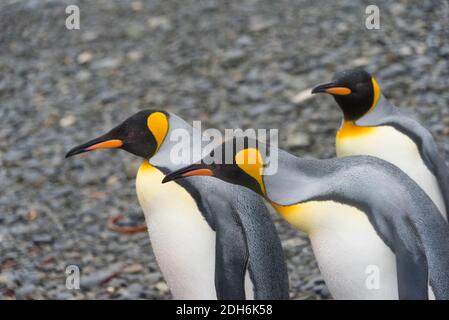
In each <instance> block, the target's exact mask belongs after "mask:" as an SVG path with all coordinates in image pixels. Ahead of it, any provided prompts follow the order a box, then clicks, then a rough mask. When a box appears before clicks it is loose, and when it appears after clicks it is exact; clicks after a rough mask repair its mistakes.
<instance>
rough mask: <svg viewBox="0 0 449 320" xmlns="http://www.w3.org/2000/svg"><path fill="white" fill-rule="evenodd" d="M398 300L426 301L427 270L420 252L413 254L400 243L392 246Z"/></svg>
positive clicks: (424, 259)
mask: <svg viewBox="0 0 449 320" xmlns="http://www.w3.org/2000/svg"><path fill="white" fill-rule="evenodd" d="M394 251H395V254H396V270H397V277H398V294H399V299H400V300H427V299H428V298H429V295H428V285H427V284H428V282H427V280H428V270H427V262H426V258H425V256H424V255H423V254H422V252H417V253H415V254H413V253H412V252H410V250H408V249H407V248H406V247H405V246H404V244H403V243H402V242H401V241H397V242H396V243H395V245H394Z"/></svg>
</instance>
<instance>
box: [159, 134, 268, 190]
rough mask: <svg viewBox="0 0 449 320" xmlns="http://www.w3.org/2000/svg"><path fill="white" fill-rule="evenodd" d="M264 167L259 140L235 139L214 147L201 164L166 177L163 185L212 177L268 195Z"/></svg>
mask: <svg viewBox="0 0 449 320" xmlns="http://www.w3.org/2000/svg"><path fill="white" fill-rule="evenodd" d="M263 167H264V158H263V156H262V153H261V152H260V151H259V149H258V147H257V140H252V139H248V138H246V137H245V138H244V137H234V138H232V139H229V140H226V141H224V142H222V143H221V144H220V145H218V146H217V147H216V148H214V149H213V150H212V152H211V153H210V154H209V155H207V156H205V157H203V158H202V159H201V161H200V163H197V164H192V165H190V166H187V167H184V168H181V169H179V170H176V171H173V172H171V173H170V174H168V175H166V176H165V178H164V179H163V180H162V183H167V182H169V181H172V180H176V179H181V178H184V177H190V176H212V177H216V178H218V179H220V180H223V181H226V182H229V183H232V184H237V185H240V186H243V187H247V188H249V189H251V190H253V191H254V192H256V193H258V194H260V195H262V196H265V187H264V184H263V179H262V174H263Z"/></svg>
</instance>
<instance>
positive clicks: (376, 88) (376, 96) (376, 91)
mask: <svg viewBox="0 0 449 320" xmlns="http://www.w3.org/2000/svg"><path fill="white" fill-rule="evenodd" d="M371 82H372V83H373V90H374V98H373V104H372V105H371V108H369V110H368V112H370V111H371V110H373V109H374V108H375V107H376V105H377V102H378V101H379V98H380V88H379V85H378V84H377V81H376V79H374V78H371ZM368 112H367V113H368Z"/></svg>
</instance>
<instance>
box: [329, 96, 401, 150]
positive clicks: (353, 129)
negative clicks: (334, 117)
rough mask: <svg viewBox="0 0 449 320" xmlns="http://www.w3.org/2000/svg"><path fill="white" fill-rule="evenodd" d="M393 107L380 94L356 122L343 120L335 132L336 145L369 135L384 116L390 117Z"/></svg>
mask: <svg viewBox="0 0 449 320" xmlns="http://www.w3.org/2000/svg"><path fill="white" fill-rule="evenodd" d="M394 110H395V107H394V106H393V105H392V104H391V103H390V102H389V101H388V100H387V99H386V98H385V97H384V95H382V94H380V95H379V97H378V98H377V99H376V100H375V103H374V104H373V106H372V107H371V108H370V109H369V110H368V112H366V113H365V114H364V115H363V116H361V117H360V118H358V119H356V120H347V119H345V118H343V121H342V124H341V126H340V129H339V130H338V132H337V143H338V141H339V140H340V139H345V138H354V137H359V136H361V135H365V134H371V133H372V131H373V130H374V128H373V127H374V126H376V123H380V122H381V120H383V119H384V118H385V117H386V116H388V115H391V114H392V113H393V112H394Z"/></svg>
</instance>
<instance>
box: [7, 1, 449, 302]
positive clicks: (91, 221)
mask: <svg viewBox="0 0 449 320" xmlns="http://www.w3.org/2000/svg"><path fill="white" fill-rule="evenodd" d="M70 4H76V5H78V6H79V8H80V11H81V29H80V30H72V31H70V30H67V29H66V28H65V20H66V17H67V15H66V13H65V8H66V6H67V5H70ZM369 4H376V5H378V6H379V8H380V14H381V16H380V23H381V29H380V30H367V29H366V28H365V18H366V14H365V8H366V6H367V5H369ZM448 19H449V6H448V2H447V1H445V0H441V1H438V0H434V1H431V0H424V1H423V0H398V1H388V0H385V1H352V0H344V1H327V0H277V1H271V0H239V1H220V0H204V1H203V0H202V1H195V0H184V1H172V0H151V1H130V0H123V1H112V0H103V1H100V0H98V1H81V0H80V1H77V0H70V1H48V0H46V1H43V0H30V1H11V0H2V1H1V2H0V298H2V299H136V298H137V299H166V298H170V292H169V289H168V287H167V285H166V284H165V282H164V280H163V278H162V275H161V273H160V271H159V269H158V266H157V264H156V262H155V258H154V255H153V253H152V250H151V246H150V243H149V239H148V236H147V234H145V233H138V234H134V235H123V234H120V233H117V232H114V231H112V230H110V228H108V226H107V221H108V219H110V218H111V217H114V216H115V215H117V214H124V215H125V219H124V220H122V221H121V222H120V223H121V224H122V225H125V226H126V225H136V224H140V223H142V222H143V215H142V212H141V210H140V208H139V205H138V203H137V198H136V195H135V189H134V178H135V174H136V170H137V167H138V166H139V164H140V160H139V159H137V158H136V157H134V156H132V155H130V154H127V153H125V152H114V151H110V150H108V151H98V152H94V153H91V154H88V155H86V156H79V157H75V158H71V159H68V160H65V159H64V155H65V153H66V151H67V150H68V149H69V148H70V147H72V146H74V145H76V144H79V143H81V142H84V141H86V140H87V139H90V138H93V137H96V136H97V135H99V134H100V133H103V132H105V131H106V130H109V129H110V128H111V127H113V126H114V125H116V124H118V123H119V122H121V121H122V120H124V119H125V118H127V117H128V116H130V115H132V114H133V113H134V112H136V111H138V110H140V109H143V108H156V109H162V110H169V111H173V112H175V113H177V114H178V115H180V116H182V117H183V118H185V119H186V120H188V121H191V120H194V119H199V120H202V121H203V127H204V128H207V127H215V128H219V129H224V128H237V127H239V128H250V127H258V128H279V129H280V135H281V141H280V144H281V146H282V147H283V148H286V149H288V150H290V151H291V152H293V153H295V154H297V155H301V156H307V157H308V156H313V157H321V158H326V157H332V156H334V134H335V132H336V130H337V128H338V126H339V122H340V112H339V110H338V108H337V107H336V104H335V103H334V101H333V99H332V98H330V97H327V96H317V97H313V98H310V97H309V95H308V91H309V89H310V88H311V87H312V86H313V85H315V84H317V83H320V82H324V81H328V80H330V79H331V77H332V75H333V73H334V72H335V71H338V70H342V69H344V68H348V67H353V66H367V69H368V70H369V71H371V72H373V73H374V75H375V76H376V77H377V78H378V80H379V82H380V83H381V87H382V89H383V92H384V94H385V95H386V96H387V97H388V98H390V99H391V100H392V101H393V102H394V103H395V104H396V105H398V106H400V107H402V108H404V109H407V110H409V111H411V112H413V113H415V115H416V116H417V117H418V118H419V119H420V120H421V121H422V122H423V123H424V124H425V125H426V126H427V127H428V128H430V129H431V131H432V132H433V134H434V135H435V136H436V138H437V141H438V143H439V145H440V148H441V151H442V152H443V153H444V155H445V157H446V159H449V141H448V137H449V90H448V89H449V41H448V39H449V31H448V28H449V21H448ZM273 217H274V219H276V226H277V228H278V230H279V233H280V236H281V238H282V241H283V246H284V249H285V254H286V257H287V259H288V267H289V272H290V275H289V276H290V284H291V297H292V298H295V299H322V298H330V295H329V292H328V290H327V288H326V287H325V285H324V282H323V279H322V277H321V276H320V274H319V270H318V268H317V265H316V262H315V260H314V257H313V254H312V251H311V248H310V246H309V242H308V241H307V239H306V237H305V236H304V235H303V234H302V233H300V232H298V231H295V230H294V229H293V228H292V227H290V226H289V225H287V223H285V222H284V221H282V220H281V219H279V218H277V217H276V216H275V215H273ZM355 254H356V253H355ZM71 264H74V265H78V266H79V267H80V269H81V289H80V290H68V289H67V288H66V286H65V281H66V274H65V269H66V266H67V265H71Z"/></svg>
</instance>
